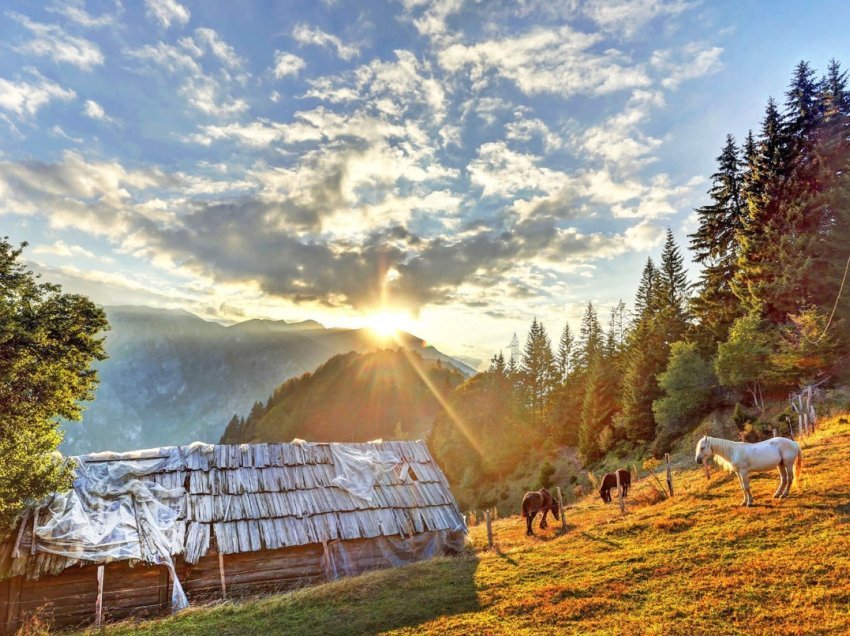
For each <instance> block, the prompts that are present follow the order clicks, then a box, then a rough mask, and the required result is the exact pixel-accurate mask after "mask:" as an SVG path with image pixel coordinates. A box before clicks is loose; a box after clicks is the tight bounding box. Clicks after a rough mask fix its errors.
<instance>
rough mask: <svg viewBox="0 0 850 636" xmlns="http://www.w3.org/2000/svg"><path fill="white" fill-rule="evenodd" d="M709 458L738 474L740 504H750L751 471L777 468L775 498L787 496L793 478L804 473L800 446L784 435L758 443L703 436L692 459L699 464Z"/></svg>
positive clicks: (751, 501) (751, 499)
mask: <svg viewBox="0 0 850 636" xmlns="http://www.w3.org/2000/svg"><path fill="white" fill-rule="evenodd" d="M711 458H714V461H715V462H716V463H717V464H718V465H719V466H720V467H722V468H725V469H726V470H728V471H729V472H730V473H735V474H736V475H738V480H739V481H740V482H741V490H743V491H744V500H743V501H742V502H741V505H742V506H752V505H753V493H751V492H750V473H751V472H759V471H763V470H771V469H773V468H777V467H778V468H779V479H780V481H779V488H777V489H776V492H775V493H773V497H774V499H775V498H777V497H778V498H780V499H784V498H785V497H787V496H788V491H790V490H791V484H793V483H794V479H795V478H796V479H799V478H800V475H801V474H802V472H803V455H802V453H801V452H800V445H799V444H798V443H797V442H795V441H794V440H791V439H787V438H785V437H773V438H771V439H767V440H765V441H763V442H758V443H757V444H746V443H744V442H733V441H730V440H728V439H718V438H716V437H708V436H705V437H703V438H702V439H701V440H700V441H699V442H697V453H696V457H695V459H696V462H697V464H702V463H703V462H707V461H708V460H709V459H711ZM792 466H793V467H794V470H793V473H792V471H791V467H792Z"/></svg>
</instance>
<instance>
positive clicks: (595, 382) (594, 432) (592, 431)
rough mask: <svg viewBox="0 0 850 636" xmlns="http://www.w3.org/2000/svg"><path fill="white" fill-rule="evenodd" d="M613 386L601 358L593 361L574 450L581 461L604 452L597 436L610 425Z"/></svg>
mask: <svg viewBox="0 0 850 636" xmlns="http://www.w3.org/2000/svg"><path fill="white" fill-rule="evenodd" d="M615 403H616V400H615V397H614V386H613V384H612V382H611V378H610V377H609V375H608V373H606V364H605V361H604V360H603V358H602V357H601V356H598V357H596V358H594V359H593V360H592V362H591V364H590V368H589V369H588V371H587V382H586V386H585V393H584V400H583V401H582V405H581V420H580V425H579V432H578V444H579V446H578V448H579V453H581V455H582V457H583V458H584V460H585V462H590V461H594V460H596V459H598V458H599V457H601V456H602V455H603V454H604V452H605V451H606V450H607V449H605V448H602V447H601V444H600V435H601V434H602V431H603V430H605V428H606V427H608V426H609V425H610V424H611V418H612V416H613V414H614V408H615Z"/></svg>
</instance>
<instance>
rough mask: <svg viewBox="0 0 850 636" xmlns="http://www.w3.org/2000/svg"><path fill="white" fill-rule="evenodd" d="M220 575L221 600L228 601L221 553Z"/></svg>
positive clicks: (219, 555)
mask: <svg viewBox="0 0 850 636" xmlns="http://www.w3.org/2000/svg"><path fill="white" fill-rule="evenodd" d="M325 552H326V553H327V544H326V545H325ZM218 575H219V577H220V578H221V598H222V600H225V601H226V600H227V583H226V582H225V580H224V555H223V554H222V553H221V552H219V553H218Z"/></svg>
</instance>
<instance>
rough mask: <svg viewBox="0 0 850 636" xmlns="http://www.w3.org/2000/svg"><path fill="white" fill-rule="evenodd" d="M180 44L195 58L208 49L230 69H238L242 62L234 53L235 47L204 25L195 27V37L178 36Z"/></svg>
mask: <svg viewBox="0 0 850 636" xmlns="http://www.w3.org/2000/svg"><path fill="white" fill-rule="evenodd" d="M180 44H181V46H183V47H184V48H186V49H187V50H189V52H190V53H191V54H192V55H193V56H194V57H196V58H197V57H201V56H202V55H203V54H204V52H205V51H208V52H209V53H211V54H212V55H213V56H214V57H216V58H218V60H219V61H220V62H221V63H222V64H224V65H225V66H226V67H228V68H231V69H238V68H240V67H241V66H242V64H243V63H244V61H243V60H242V58H241V57H239V56H238V55H237V54H236V49H234V48H233V47H232V46H231V45H230V44H228V43H227V42H225V41H224V40H222V39H221V36H219V34H218V33H216V32H215V31H214V30H213V29H209V28H206V27H201V28H198V29H195V37H194V38H190V37H188V36H187V37H184V38H180Z"/></svg>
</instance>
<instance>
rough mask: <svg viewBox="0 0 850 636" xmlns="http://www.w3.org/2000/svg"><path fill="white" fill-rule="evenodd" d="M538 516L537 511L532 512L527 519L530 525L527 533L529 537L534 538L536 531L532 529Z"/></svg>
mask: <svg viewBox="0 0 850 636" xmlns="http://www.w3.org/2000/svg"><path fill="white" fill-rule="evenodd" d="M536 516H537V512H536V511H535V512H532V513H531V514H529V515H528V516H527V517H526V518H525V519H526V522H527V523H528V532H526V534H527V535H528V536H532V535H533V534H534V530H533V529H532V524H533V523H534V517H536Z"/></svg>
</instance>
